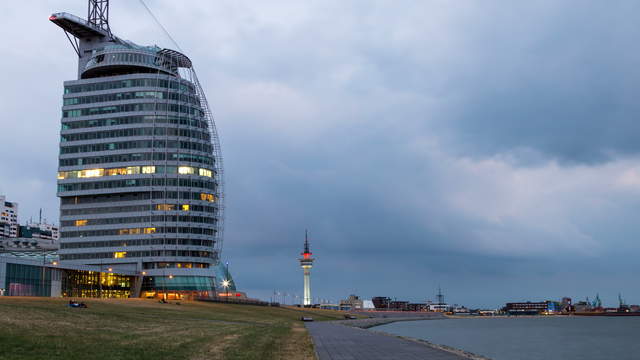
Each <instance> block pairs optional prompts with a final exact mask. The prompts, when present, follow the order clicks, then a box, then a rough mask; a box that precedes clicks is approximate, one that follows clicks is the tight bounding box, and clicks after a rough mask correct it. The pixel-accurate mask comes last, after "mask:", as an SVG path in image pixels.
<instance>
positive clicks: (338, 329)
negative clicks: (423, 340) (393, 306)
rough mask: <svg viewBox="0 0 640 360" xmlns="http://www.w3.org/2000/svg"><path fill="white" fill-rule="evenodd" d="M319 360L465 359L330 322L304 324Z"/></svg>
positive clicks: (409, 342) (392, 337)
mask: <svg viewBox="0 0 640 360" xmlns="http://www.w3.org/2000/svg"><path fill="white" fill-rule="evenodd" d="M305 325H306V326H307V329H308V330H309V333H310V334H311V337H312V338H313V343H314V344H315V346H316V352H317V353H318V356H319V358H320V360H378V359H380V360H383V359H384V360H390V359H392V360H461V359H466V358H464V357H462V356H458V355H455V354H452V353H449V352H446V351H443V350H438V349H434V348H431V347H429V346H427V345H423V344H420V343H417V342H414V341H409V340H404V339H400V338H397V337H394V336H389V335H383V334H380V333H375V332H372V331H368V330H362V329H357V328H353V327H350V326H345V325H340V324H337V323H331V322H326V321H322V322H313V323H305Z"/></svg>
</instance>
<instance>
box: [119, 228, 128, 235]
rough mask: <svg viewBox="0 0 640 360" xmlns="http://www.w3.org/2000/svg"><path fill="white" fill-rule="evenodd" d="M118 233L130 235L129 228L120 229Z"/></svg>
mask: <svg viewBox="0 0 640 360" xmlns="http://www.w3.org/2000/svg"><path fill="white" fill-rule="evenodd" d="M118 235H129V229H120V230H119V231H118Z"/></svg>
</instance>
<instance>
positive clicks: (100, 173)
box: [78, 169, 104, 178]
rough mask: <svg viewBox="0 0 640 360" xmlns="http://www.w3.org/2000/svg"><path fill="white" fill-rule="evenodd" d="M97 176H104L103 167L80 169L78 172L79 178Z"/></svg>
mask: <svg viewBox="0 0 640 360" xmlns="http://www.w3.org/2000/svg"><path fill="white" fill-rule="evenodd" d="M99 176H104V169H88V170H81V171H79V172H78V177H79V178H92V177H99Z"/></svg>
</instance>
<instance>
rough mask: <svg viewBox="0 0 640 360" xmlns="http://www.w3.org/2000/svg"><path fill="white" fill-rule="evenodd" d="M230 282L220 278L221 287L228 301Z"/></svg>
mask: <svg viewBox="0 0 640 360" xmlns="http://www.w3.org/2000/svg"><path fill="white" fill-rule="evenodd" d="M230 284H231V282H230V281H229V280H227V279H224V280H222V287H223V288H224V289H225V291H226V293H227V296H226V298H227V299H226V301H229V285H230Z"/></svg>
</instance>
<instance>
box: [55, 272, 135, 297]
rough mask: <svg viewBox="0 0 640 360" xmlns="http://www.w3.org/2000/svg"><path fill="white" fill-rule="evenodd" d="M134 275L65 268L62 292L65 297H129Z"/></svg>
mask: <svg viewBox="0 0 640 360" xmlns="http://www.w3.org/2000/svg"><path fill="white" fill-rule="evenodd" d="M134 282H135V277H134V276H127V275H119V274H112V273H108V272H99V271H82V270H64V271H63V273H62V281H61V286H62V288H61V293H62V296H64V297H71V298H74V297H78V298H83V297H93V298H128V297H129V296H130V295H131V288H132V286H133V284H134Z"/></svg>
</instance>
